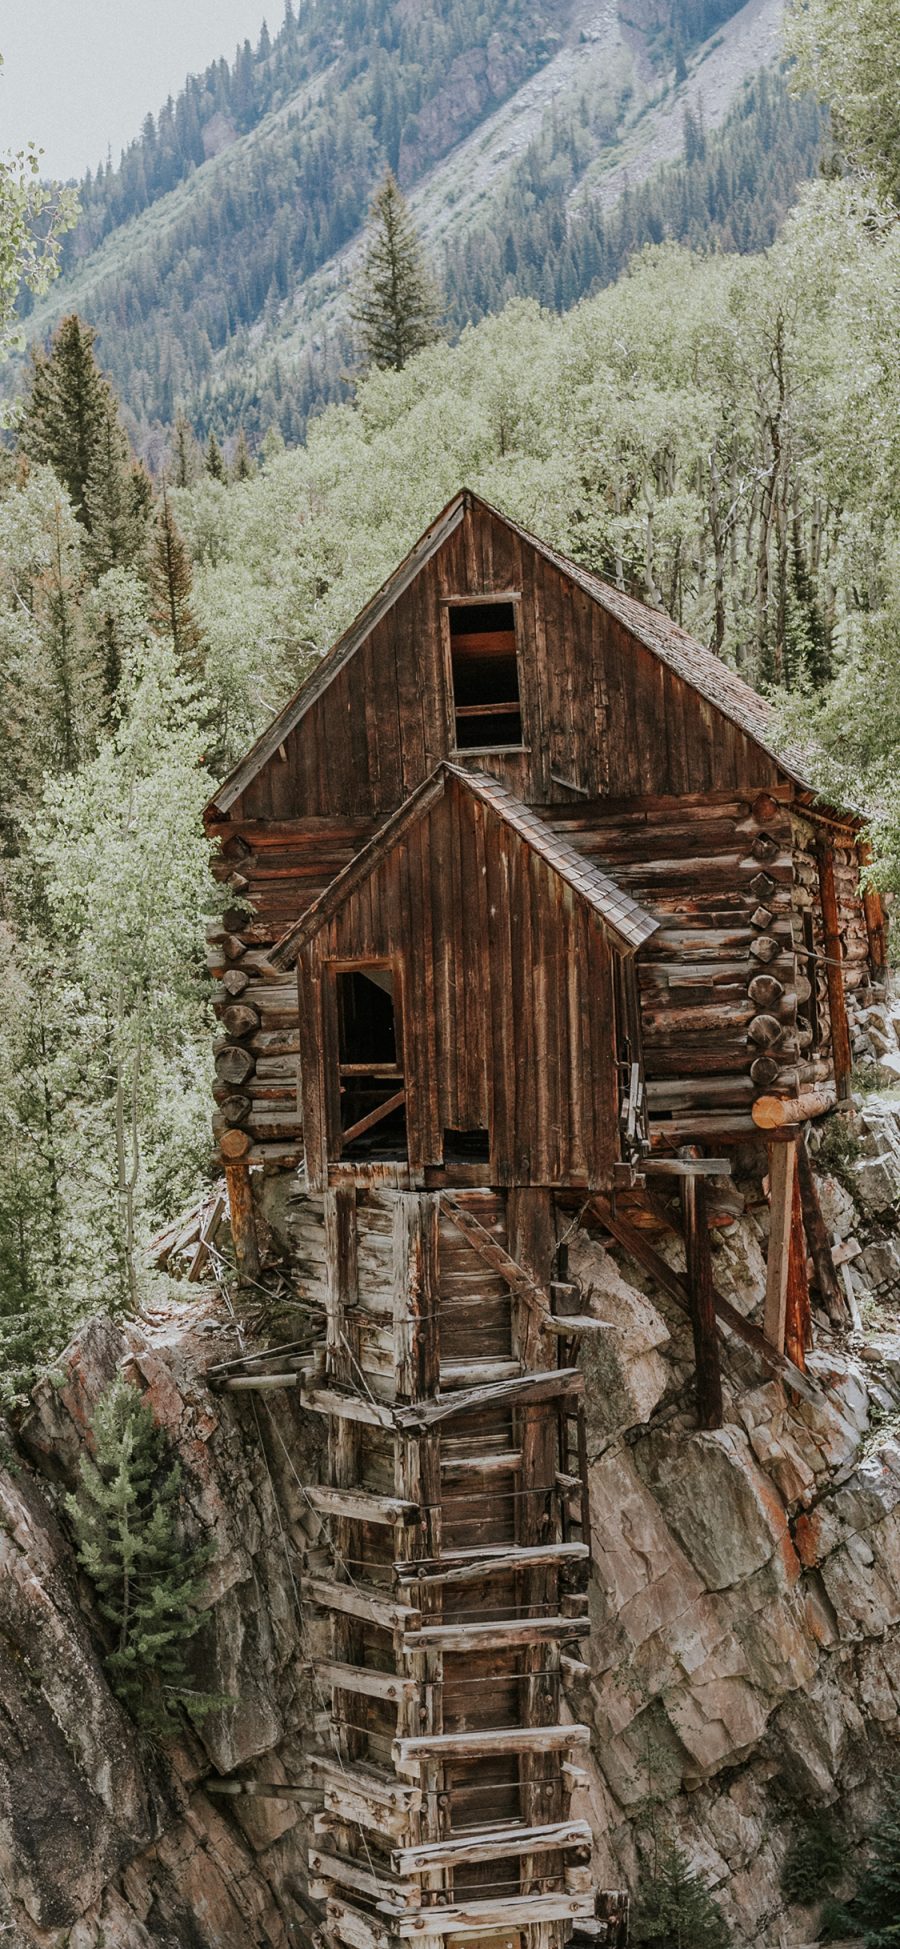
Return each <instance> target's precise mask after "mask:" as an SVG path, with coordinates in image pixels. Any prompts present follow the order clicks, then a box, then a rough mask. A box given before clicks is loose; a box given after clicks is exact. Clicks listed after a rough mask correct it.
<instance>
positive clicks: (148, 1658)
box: [66, 1375, 220, 1734]
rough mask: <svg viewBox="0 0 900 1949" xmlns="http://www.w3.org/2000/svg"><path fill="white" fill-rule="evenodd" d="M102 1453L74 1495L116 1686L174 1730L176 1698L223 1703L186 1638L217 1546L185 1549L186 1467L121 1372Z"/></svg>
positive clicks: (104, 1418) (98, 1450) (108, 1404)
mask: <svg viewBox="0 0 900 1949" xmlns="http://www.w3.org/2000/svg"><path fill="white" fill-rule="evenodd" d="M91 1432H92V1435H93V1448H94V1453H93V1456H92V1457H89V1456H82V1458H81V1461H80V1464H79V1485H78V1489H77V1491H76V1493H75V1494H74V1495H72V1496H68V1497H67V1498H66V1507H67V1509H68V1513H69V1516H70V1517H71V1520H72V1525H73V1528H74V1531H75V1540H76V1544H77V1547H78V1561H79V1563H80V1564H81V1566H82V1568H83V1569H84V1570H86V1571H87V1574H88V1576H89V1577H90V1579H91V1581H92V1583H93V1585H94V1587H95V1589H96V1592H97V1598H98V1604H99V1609H100V1613H101V1615H102V1617H103V1618H104V1620H105V1622H106V1624H107V1625H108V1626H109V1631H110V1638H111V1644H110V1649H109V1652H108V1654H107V1660H106V1663H107V1669H108V1671H109V1675H110V1681H111V1683H112V1687H113V1690H114V1691H115V1693H116V1694H117V1696H118V1697H119V1698H120V1699H121V1700H122V1702H123V1704H124V1705H126V1706H127V1707H128V1709H129V1711H130V1712H131V1713H132V1716H133V1717H134V1718H135V1719H136V1720H137V1722H138V1724H139V1725H141V1726H143V1727H144V1728H146V1729H147V1730H148V1731H153V1732H158V1733H162V1734H165V1733H172V1732H175V1731H176V1730H177V1727H178V1723H179V1721H178V1714H177V1707H178V1705H179V1704H180V1703H183V1702H186V1701H189V1702H190V1706H191V1710H192V1711H193V1712H194V1713H195V1714H196V1712H197V1708H198V1705H199V1707H200V1710H201V1711H202V1710H204V1709H206V1710H208V1709H210V1707H211V1706H212V1705H214V1704H218V1703H220V1701H218V1700H215V1699H213V1698H211V1697H207V1698H204V1697H203V1696H202V1695H201V1696H200V1697H199V1698H198V1696H197V1695H196V1694H195V1693H194V1692H193V1691H192V1690H191V1687H190V1686H189V1683H188V1672H187V1666H186V1659H185V1651H186V1647H187V1645H188V1644H189V1642H190V1640H191V1639H192V1638H193V1637H194V1636H195V1635H196V1633H197V1631H198V1630H199V1628H200V1626H201V1624H202V1622H203V1617H202V1613H198V1611H197V1609H196V1606H197V1603H198V1601H199V1599H200V1597H201V1596H202V1591H203V1572H204V1570H205V1569H206V1566H207V1564H208V1563H209V1561H210V1559H211V1557H212V1555H213V1549H212V1546H211V1545H206V1546H204V1547H203V1548H200V1549H195V1550H186V1549H185V1547H184V1544H183V1541H182V1539H181V1537H180V1536H179V1533H178V1521H177V1511H178V1504H179V1500H180V1494H181V1470H180V1468H179V1465H178V1463H177V1462H174V1463H172V1462H170V1461H169V1457H168V1454H167V1446H168V1444H167V1442H166V1438H165V1435H164V1433H163V1430H162V1429H161V1428H159V1427H158V1426H157V1424H156V1422H155V1421H154V1418H153V1413H152V1410H151V1409H150V1408H149V1407H148V1406H147V1405H146V1403H145V1402H144V1401H142V1400H141V1397H140V1395H139V1394H138V1392H137V1389H136V1388H134V1387H132V1386H131V1385H130V1384H129V1382H128V1381H126V1380H125V1379H124V1377H123V1376H122V1375H119V1376H117V1378H116V1380H115V1381H113V1383H112V1385H111V1386H110V1387H108V1388H107V1389H106V1392H105V1393H104V1394H102V1395H101V1397H100V1399H99V1401H98V1403H97V1406H96V1409H95V1411H94V1415H93V1418H92V1422H91Z"/></svg>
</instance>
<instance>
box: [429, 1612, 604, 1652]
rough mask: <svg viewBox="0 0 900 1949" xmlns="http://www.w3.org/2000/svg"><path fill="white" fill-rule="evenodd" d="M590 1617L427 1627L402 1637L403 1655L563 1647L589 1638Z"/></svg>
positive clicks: (544, 1618) (524, 1619) (506, 1620)
mask: <svg viewBox="0 0 900 1949" xmlns="http://www.w3.org/2000/svg"><path fill="white" fill-rule="evenodd" d="M590 1629H591V1624H590V1619H589V1618H587V1617H550V1616H548V1617H523V1618H508V1619H505V1620H504V1619H501V1620H500V1621H499V1622H497V1623H493V1622H486V1623H476V1624H425V1625H422V1626H420V1627H419V1628H418V1629H416V1630H408V1631H406V1632H404V1635H403V1650H404V1651H423V1650H425V1649H426V1648H427V1647H428V1646H434V1647H436V1648H440V1649H442V1650H444V1651H463V1652H465V1651H495V1650H496V1651H500V1650H512V1649H514V1648H515V1647H516V1646H519V1645H529V1644H561V1643H565V1642H566V1641H567V1640H568V1639H570V1638H572V1639H575V1638H586V1637H589V1635H590Z"/></svg>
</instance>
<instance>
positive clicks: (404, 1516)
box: [303, 1482, 419, 1524]
mask: <svg viewBox="0 0 900 1949" xmlns="http://www.w3.org/2000/svg"><path fill="white" fill-rule="evenodd" d="M303 1493H304V1495H305V1496H306V1498H307V1501H308V1502H311V1503H312V1506H313V1508H314V1509H319V1510H321V1511H322V1513H323V1515H325V1516H344V1517H346V1519H347V1520H348V1522H356V1523H403V1524H409V1523H415V1522H417V1521H418V1516H419V1510H418V1505H417V1504H416V1503H414V1502H404V1501H403V1500H402V1498H401V1497H399V1496H376V1495H372V1494H371V1493H370V1492H369V1490H368V1489H335V1488H332V1487H331V1485H330V1484H329V1483H325V1482H314V1483H310V1484H308V1485H307V1486H306V1487H305V1488H304V1491H303Z"/></svg>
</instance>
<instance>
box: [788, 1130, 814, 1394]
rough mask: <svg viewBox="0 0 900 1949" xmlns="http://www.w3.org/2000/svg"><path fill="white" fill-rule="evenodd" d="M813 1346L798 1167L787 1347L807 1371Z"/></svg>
mask: <svg viewBox="0 0 900 1949" xmlns="http://www.w3.org/2000/svg"><path fill="white" fill-rule="evenodd" d="M811 1346H812V1314H811V1311H810V1304H809V1279H808V1277H807V1272H806V1239H805V1236H804V1232H803V1205H802V1202H801V1198H800V1184H799V1173H798V1172H797V1169H796V1166H795V1169H794V1179H793V1185H792V1189H791V1243H790V1251H789V1254H788V1275H787V1292H786V1297H785V1314H784V1350H785V1353H786V1354H787V1355H788V1356H789V1358H790V1359H791V1360H793V1361H794V1363H795V1365H796V1366H797V1367H800V1368H802V1369H803V1370H804V1372H805V1369H806V1355H807V1351H808V1349H809V1348H810V1347H811Z"/></svg>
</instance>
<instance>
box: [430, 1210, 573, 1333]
mask: <svg viewBox="0 0 900 1949" xmlns="http://www.w3.org/2000/svg"><path fill="white" fill-rule="evenodd" d="M441 1209H442V1211H445V1212H446V1214H447V1217H448V1218H449V1219H450V1220H451V1222H452V1223H453V1224H454V1225H456V1226H457V1228H458V1230H459V1231H461V1232H462V1234H463V1236H464V1238H466V1239H467V1240H468V1242H469V1244H470V1245H471V1246H472V1248H473V1250H474V1251H475V1252H477V1253H478V1256H479V1258H480V1259H482V1260H483V1261H484V1264H485V1265H487V1266H490V1268H491V1271H492V1272H496V1273H498V1274H499V1276H500V1278H501V1279H505V1281H506V1283H507V1285H508V1286H509V1288H510V1291H511V1292H514V1293H515V1294H516V1296H517V1297H518V1298H519V1299H523V1300H524V1301H525V1302H526V1304H527V1305H529V1306H533V1307H537V1308H539V1309H540V1310H541V1311H542V1312H544V1313H549V1312H550V1310H551V1308H550V1299H549V1295H548V1294H547V1293H546V1292H545V1291H544V1290H543V1288H542V1287H541V1286H539V1285H538V1283H537V1281H536V1280H535V1279H532V1278H531V1277H530V1275H529V1274H528V1273H527V1272H526V1271H525V1269H524V1267H523V1266H520V1265H519V1264H518V1262H517V1261H516V1260H515V1259H514V1258H513V1257H512V1255H511V1254H510V1253H509V1252H507V1251H506V1249H505V1247H504V1246H502V1245H501V1244H499V1242H498V1240H497V1239H495V1238H492V1237H491V1234H490V1232H488V1231H486V1230H485V1227H484V1226H483V1225H482V1224H480V1223H479V1220H478V1219H477V1218H476V1216H475V1214H474V1212H471V1211H468V1210H467V1209H466V1207H465V1205H464V1204H463V1203H462V1202H461V1200H460V1199H459V1198H457V1197H454V1196H453V1194H452V1193H451V1192H449V1191H443V1192H442V1193H441Z"/></svg>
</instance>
